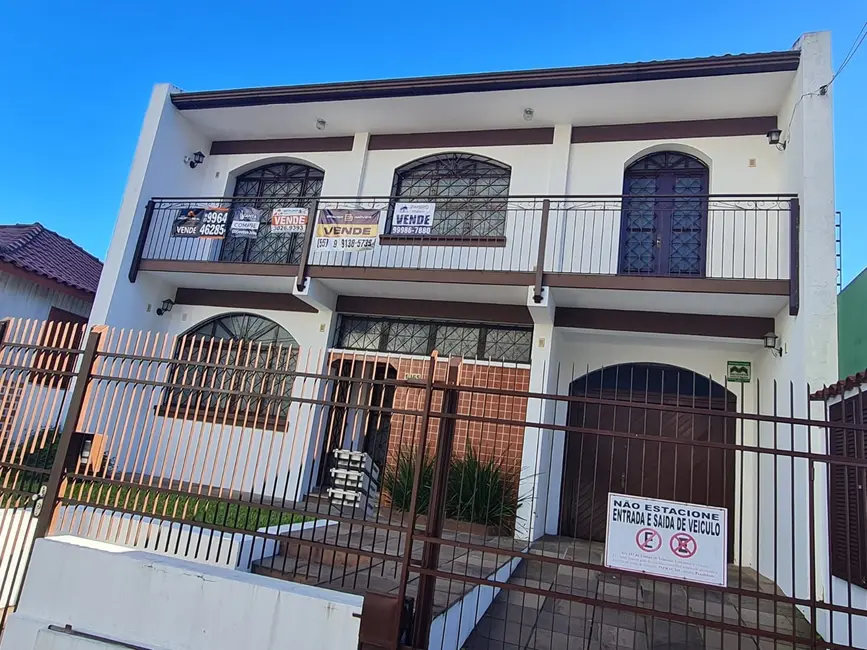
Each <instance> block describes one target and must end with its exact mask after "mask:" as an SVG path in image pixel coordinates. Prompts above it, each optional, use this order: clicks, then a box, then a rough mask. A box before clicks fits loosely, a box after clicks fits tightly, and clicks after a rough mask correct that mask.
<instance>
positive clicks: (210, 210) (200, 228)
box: [172, 206, 229, 239]
mask: <svg viewBox="0 0 867 650" xmlns="http://www.w3.org/2000/svg"><path fill="white" fill-rule="evenodd" d="M228 221H229V208H224V207H220V206H217V207H215V206H209V207H207V208H184V209H182V210H179V211H178V215H177V216H176V217H175V220H174V222H172V237H186V238H193V237H195V238H198V239H223V238H224V237H225V236H226V224H227V222H228Z"/></svg>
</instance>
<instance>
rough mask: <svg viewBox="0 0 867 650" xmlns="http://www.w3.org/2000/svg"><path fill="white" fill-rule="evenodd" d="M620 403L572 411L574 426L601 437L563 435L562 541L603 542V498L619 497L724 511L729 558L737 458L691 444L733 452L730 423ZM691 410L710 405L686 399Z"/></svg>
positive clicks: (674, 400)
mask: <svg viewBox="0 0 867 650" xmlns="http://www.w3.org/2000/svg"><path fill="white" fill-rule="evenodd" d="M603 397H605V398H606V399H614V397H615V396H614V394H610V395H603ZM620 399H621V400H622V395H621V396H620ZM645 400H646V401H649V402H656V403H665V404H672V405H674V404H678V403H680V404H684V402H683V398H682V397H681V398H678V396H677V395H656V396H644V395H642V401H643V402H645V403H646V401H645ZM622 403H623V404H624V405H618V406H610V405H596V404H576V405H575V408H573V411H572V413H570V418H569V420H570V424H571V425H572V426H577V427H581V428H584V429H597V430H598V431H599V433H589V432H588V433H567V434H566V448H565V457H564V467H563V488H562V492H561V497H562V498H561V511H560V534H561V535H566V536H570V537H577V538H581V539H592V540H596V541H604V540H605V522H606V511H607V505H608V494H609V493H610V492H618V493H622V494H630V495H633V496H642V497H648V498H656V499H666V500H670V501H681V502H687V503H697V504H701V505H709V506H718V507H724V508H727V509H728V511H729V547H730V552H731V549H732V546H733V540H734V524H733V515H734V452H732V451H727V450H723V449H719V448H711V447H705V446H697V445H693V444H688V443H692V442H693V441H714V442H721V443H729V444H733V443H734V439H735V425H734V422H735V421H734V419H731V418H725V417H723V416H721V415H718V414H715V413H713V411H712V410H711V409H708V413H707V415H705V414H701V415H694V414H684V413H675V412H666V411H660V410H656V409H649V408H646V407H642V406H641V402H638V401H633V402H628V401H626V402H622ZM689 406H690V407H694V408H708V407H709V406H711V405H710V404H709V403H708V400H707V399H704V400H701V399H692V398H690V399H689ZM713 406H714V407H716V409H719V410H722V409H725V408H730V409H734V405H733V404H731V403H729V404H726V403H725V402H724V401H719V402H717V400H714V404H713ZM611 433H620V434H628V435H627V436H613V435H611ZM676 441H680V442H681V443H682V444H678V443H677V442H676ZM683 443H687V444H683Z"/></svg>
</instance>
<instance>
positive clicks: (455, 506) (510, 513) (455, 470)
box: [382, 447, 521, 532]
mask: <svg viewBox="0 0 867 650" xmlns="http://www.w3.org/2000/svg"><path fill="white" fill-rule="evenodd" d="M433 472H434V461H433V459H432V458H430V457H428V456H425V458H424V460H423V462H422V477H421V482H420V483H419V493H418V503H417V508H416V510H417V512H418V514H422V515H423V514H427V512H428V508H429V506H430V496H431V487H432V485H433ZM414 475H415V453H414V451H413V450H409V451H402V452H400V453H399V454H398V456H397V458H396V460H395V462H394V463H393V464H390V465H388V466H387V467H386V469H385V472H384V474H383V480H382V487H383V489H384V490H385V493H386V494H387V495H388V497H389V499H390V500H391V503H392V505H393V506H394V507H395V508H397V509H398V510H403V511H407V510H409V506H410V502H411V500H412V481H413V476H414ZM517 495H518V475H517V473H516V472H515V471H514V470H511V469H509V468H507V467H505V466H504V465H503V463H502V461H500V460H498V459H496V458H489V459H487V460H482V459H481V458H480V457H479V455H478V454H477V453H476V452H475V450H474V449H473V448H472V447H469V448H468V449H467V453H466V455H464V456H463V457H462V458H452V461H451V463H450V465H449V478H448V484H447V488H446V517H448V518H449V519H456V520H458V521H466V522H470V523H474V524H484V525H487V526H497V527H499V528H500V529H501V530H503V531H504V532H505V531H511V530H512V528H513V526H514V523H515V518H516V516H517V514H518V507H519V506H520V502H521V500H520V499H519V498H518V496H517Z"/></svg>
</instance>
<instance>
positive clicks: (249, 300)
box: [175, 287, 319, 314]
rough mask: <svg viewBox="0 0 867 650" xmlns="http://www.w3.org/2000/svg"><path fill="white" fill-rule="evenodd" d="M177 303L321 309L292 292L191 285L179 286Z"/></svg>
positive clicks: (233, 306)
mask: <svg viewBox="0 0 867 650" xmlns="http://www.w3.org/2000/svg"><path fill="white" fill-rule="evenodd" d="M175 304H177V305H206V306H209V307H229V308H232V309H274V310H277V311H299V312H304V313H307V314H315V313H318V311H319V310H317V309H316V308H315V307H312V306H311V305H308V304H307V303H306V302H304V301H303V300H300V299H299V298H296V297H295V296H293V295H292V294H291V293H269V292H264V291H224V290H219V289H193V288H191V287H178V290H177V292H176V293H175Z"/></svg>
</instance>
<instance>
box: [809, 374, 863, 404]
mask: <svg viewBox="0 0 867 650" xmlns="http://www.w3.org/2000/svg"><path fill="white" fill-rule="evenodd" d="M862 384H867V370H863V371H862V372H856V373H855V374H854V375H849V376H848V377H846V378H845V379H841V380H840V381H838V382H837V383H836V384H831V385H830V386H825V387H824V388H823V389H822V390H817V391H816V392H815V393H813V394H812V395H810V399H816V400H819V399H828V398H829V397H835V396H837V395H842V394H843V393H845V392H846V391H849V390H852V389H853V388H858V386H861V385H862ZM865 392H867V389H865Z"/></svg>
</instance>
